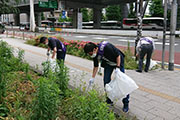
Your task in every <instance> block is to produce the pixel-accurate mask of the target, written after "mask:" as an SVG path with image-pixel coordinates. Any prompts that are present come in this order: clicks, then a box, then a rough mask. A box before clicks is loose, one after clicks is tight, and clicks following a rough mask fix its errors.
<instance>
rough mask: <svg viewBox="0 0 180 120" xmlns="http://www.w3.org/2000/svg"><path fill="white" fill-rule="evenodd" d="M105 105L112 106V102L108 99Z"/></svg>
mask: <svg viewBox="0 0 180 120" xmlns="http://www.w3.org/2000/svg"><path fill="white" fill-rule="evenodd" d="M106 103H107V104H109V105H111V106H113V102H112V101H111V100H110V99H109V98H107V100H106Z"/></svg>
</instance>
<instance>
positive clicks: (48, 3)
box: [39, 1, 58, 8]
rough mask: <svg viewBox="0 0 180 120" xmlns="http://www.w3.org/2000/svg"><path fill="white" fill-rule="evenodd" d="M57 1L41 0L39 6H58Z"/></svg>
mask: <svg viewBox="0 0 180 120" xmlns="http://www.w3.org/2000/svg"><path fill="white" fill-rule="evenodd" d="M57 6H58V5H57V1H48V2H44V1H39V7H43V8H57Z"/></svg>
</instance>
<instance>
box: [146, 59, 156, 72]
mask: <svg viewBox="0 0 180 120" xmlns="http://www.w3.org/2000/svg"><path fill="white" fill-rule="evenodd" d="M143 63H144V64H146V59H145V61H144V62H143ZM157 64H158V63H157V62H156V61H154V60H152V59H150V65H149V70H152V68H153V67H154V66H156V65H157Z"/></svg>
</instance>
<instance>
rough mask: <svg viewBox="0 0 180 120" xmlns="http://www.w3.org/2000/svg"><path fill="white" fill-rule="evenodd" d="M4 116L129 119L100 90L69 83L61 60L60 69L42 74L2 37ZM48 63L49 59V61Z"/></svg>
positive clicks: (0, 114) (13, 119)
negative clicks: (114, 109)
mask: <svg viewBox="0 0 180 120" xmlns="http://www.w3.org/2000/svg"><path fill="white" fill-rule="evenodd" d="M0 63H1V64H0V119H10V120H55V119H57V118H62V119H63V120H68V119H69V120H126V118H124V117H122V116H121V118H119V117H115V115H114V113H113V112H112V111H111V110H109V108H108V106H107V104H106V103H105V102H104V101H105V97H104V96H102V95H100V94H99V93H98V92H97V91H95V90H91V91H89V92H84V91H80V90H81V88H77V89H75V90H72V89H71V88H69V87H68V82H69V76H68V69H67V68H66V66H64V64H62V63H60V64H58V66H59V67H58V68H57V69H56V71H55V72H54V71H52V70H51V69H50V70H47V71H48V72H44V75H42V76H38V74H37V73H34V72H33V71H32V70H30V69H29V65H28V64H27V63H25V61H23V51H19V52H18V57H14V55H13V49H12V48H11V47H9V46H8V45H7V43H5V42H2V41H0ZM45 64H47V63H45Z"/></svg>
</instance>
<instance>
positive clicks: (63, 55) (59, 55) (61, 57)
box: [56, 51, 66, 61]
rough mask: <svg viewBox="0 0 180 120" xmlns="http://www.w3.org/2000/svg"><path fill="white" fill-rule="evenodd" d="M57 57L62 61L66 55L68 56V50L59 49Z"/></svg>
mask: <svg viewBox="0 0 180 120" xmlns="http://www.w3.org/2000/svg"><path fill="white" fill-rule="evenodd" d="M56 57H57V59H58V60H59V61H61V60H63V61H64V60H65V57H66V51H65V52H64V51H57V56H56Z"/></svg>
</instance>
